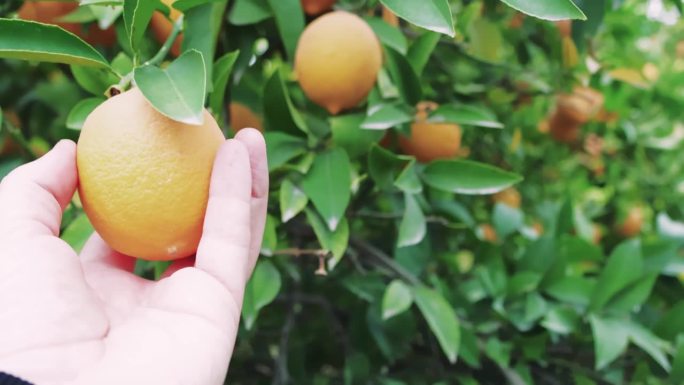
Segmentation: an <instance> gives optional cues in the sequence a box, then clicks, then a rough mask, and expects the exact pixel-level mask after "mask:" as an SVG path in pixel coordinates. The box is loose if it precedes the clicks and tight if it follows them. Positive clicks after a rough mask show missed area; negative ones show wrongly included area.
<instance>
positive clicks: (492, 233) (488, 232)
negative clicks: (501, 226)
mask: <svg viewBox="0 0 684 385" xmlns="http://www.w3.org/2000/svg"><path fill="white" fill-rule="evenodd" d="M478 236H479V237H480V239H482V240H484V241H487V242H492V243H494V242H496V241H497V240H498V236H497V235H496V230H494V227H492V225H490V224H489V223H483V224H481V225H480V227H479V228H478Z"/></svg>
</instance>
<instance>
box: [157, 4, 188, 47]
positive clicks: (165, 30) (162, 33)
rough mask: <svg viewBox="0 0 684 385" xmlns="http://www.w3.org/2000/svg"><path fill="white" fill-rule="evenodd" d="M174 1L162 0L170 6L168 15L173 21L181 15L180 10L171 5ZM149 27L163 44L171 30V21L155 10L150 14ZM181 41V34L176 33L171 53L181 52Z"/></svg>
mask: <svg viewBox="0 0 684 385" xmlns="http://www.w3.org/2000/svg"><path fill="white" fill-rule="evenodd" d="M175 1H176V0H162V3H164V4H165V5H167V6H168V7H169V8H171V12H170V13H169V17H170V18H171V20H172V21H174V22H175V21H176V20H178V18H179V17H180V16H181V12H180V11H179V10H177V9H175V8H173V7H172V6H171V5H172V4H173V3H174V2H175ZM150 29H151V30H152V34H154V37H155V39H157V41H158V42H159V44H164V42H165V41H166V39H167V38H168V37H169V35H170V34H171V31H172V30H173V23H172V22H171V21H169V19H167V18H166V16H164V14H163V13H161V12H155V13H153V14H152V20H150ZM182 43H183V35H182V34H181V35H178V37H177V38H176V41H174V42H173V45H172V46H171V53H172V54H173V55H174V56H179V55H180V54H181V44H182Z"/></svg>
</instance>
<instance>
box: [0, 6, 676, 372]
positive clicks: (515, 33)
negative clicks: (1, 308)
mask: <svg viewBox="0 0 684 385" xmlns="http://www.w3.org/2000/svg"><path fill="white" fill-rule="evenodd" d="M681 12H682V3H681V1H679V0H670V1H669V2H668V1H660V0H658V1H641V0H612V1H609V0H544V1H531V0H501V1H499V0H422V1H413V0H339V1H335V0H301V1H300V0H233V1H228V0H176V1H169V0H164V1H159V0H81V1H80V3H78V2H70V1H61V2H60V1H22V0H6V1H4V2H3V3H2V4H0V17H2V18H1V19H0V58H3V59H2V60H0V74H2V77H1V78H0V106H2V114H1V115H0V122H1V126H0V127H1V128H2V129H1V130H0V134H1V136H0V176H4V175H6V174H7V173H8V172H9V171H11V170H12V169H14V168H15V167H17V166H18V165H20V164H22V163H24V162H26V161H29V160H31V159H33V158H35V157H38V156H40V155H41V154H43V153H44V152H45V151H47V149H49V148H50V146H51V145H52V144H53V143H55V142H56V141H57V140H59V139H62V138H70V139H74V140H78V139H79V133H80V132H79V131H80V130H81V129H82V128H83V127H84V123H87V122H90V123H88V124H94V125H95V126H97V127H99V129H100V130H101V131H102V134H101V137H100V140H104V141H105V142H103V143H101V148H102V149H103V150H105V149H106V147H107V143H110V142H109V141H112V142H113V141H116V138H117V135H124V134H125V135H134V136H137V135H140V136H144V135H151V136H152V137H154V135H153V134H149V133H148V131H147V130H152V129H153V127H154V126H155V122H154V121H146V120H143V119H138V118H137V116H138V115H136V114H135V113H131V112H130V108H128V107H130V106H131V105H132V104H130V103H134V102H130V100H133V99H135V98H143V99H144V103H148V105H149V106H151V109H153V110H154V111H155V112H154V113H155V114H161V115H163V116H164V117H165V118H168V119H170V120H171V121H173V122H174V123H173V124H178V125H184V127H185V126H187V127H185V128H186V129H187V130H188V132H190V131H191V130H192V129H193V127H197V126H198V125H201V124H204V123H205V122H206V121H207V119H209V120H211V119H215V120H216V121H217V122H218V125H219V126H220V127H221V128H222V130H223V132H224V134H225V135H226V136H232V135H233V134H234V133H235V132H237V131H238V130H240V129H242V128H244V127H255V128H257V129H259V130H260V131H262V132H263V133H264V136H265V138H266V142H267V146H268V167H269V171H270V177H271V190H270V194H269V197H270V203H269V210H268V211H269V215H268V218H267V222H266V225H265V226H266V230H265V236H264V240H263V244H262V247H261V254H262V258H261V259H260V261H259V262H258V264H257V267H256V269H255V271H254V274H253V276H252V279H251V281H250V283H249V284H248V287H247V290H246V293H245V298H244V305H243V309H242V323H241V331H240V336H239V338H238V341H237V345H236V349H235V355H234V357H233V362H232V363H231V370H230V375H229V377H228V383H231V384H262V383H268V382H270V383H273V384H288V383H294V384H316V385H318V384H340V383H344V384H384V385H401V384H435V385H437V384H468V385H469V384H503V383H509V384H516V385H517V384H606V383H609V384H622V383H635V384H637V383H638V384H681V383H684V286H683V283H682V282H684V254H683V250H684V248H683V246H684V203H683V202H684V199H682V197H684V169H683V167H684V162H682V160H683V159H684V155H682V154H684V124H683V123H682V122H683V120H682V105H683V103H684V23H683V22H682V21H681ZM125 98H127V99H125ZM127 100H128V101H127ZM114 101H118V102H117V103H119V105H120V108H117V109H114V110H113V111H114V112H112V113H109V114H102V113H99V115H97V116H95V117H93V116H94V115H95V114H93V116H91V113H92V112H93V111H94V110H95V109H96V108H98V106H101V105H103V103H114ZM110 105H111V104H110ZM205 108H206V110H207V111H209V112H210V113H211V116H208V113H205V112H204V111H205ZM98 111H100V109H98ZM205 115H207V116H205ZM87 118H90V119H87ZM92 122H95V123H92ZM119 131H120V132H119ZM84 132H85V131H84ZM122 132H123V133H122ZM207 135H208V134H207ZM103 138H104V139H103ZM81 140H83V141H86V140H88V139H87V137H85V135H84V137H82V138H81ZM152 141H153V142H154V146H152V147H151V148H146V147H144V146H141V147H140V148H137V149H136V150H135V151H151V152H153V154H151V155H152V156H155V157H156V158H157V159H161V162H163V159H164V152H165V150H166V149H167V147H168V145H167V144H165V142H164V139H163V137H159V138H155V139H152ZM193 141H196V142H197V143H200V144H199V145H198V146H197V148H196V150H195V151H197V155H198V157H200V158H201V157H207V156H208V155H207V154H209V155H211V156H213V153H214V152H215V150H216V148H215V145H214V144H212V143H215V142H213V141H212V140H209V139H207V140H204V139H197V138H194V137H193ZM165 146H166V147H165ZM89 148H91V147H89ZM79 151H80V150H79ZM90 155H91V156H97V155H98V154H97V153H92V154H90ZM81 162H83V163H81ZM121 163H125V159H123V160H120V161H119V162H118V163H117V164H121ZM91 166H92V164H91V162H90V161H89V158H88V156H85V157H81V156H80V155H79V172H92V173H98V172H99V173H104V174H106V173H107V169H106V168H105V169H104V170H103V169H101V167H102V166H101V165H97V166H92V167H91ZM105 167H106V165H105ZM112 167H116V165H112ZM160 170H164V168H163V167H162V168H160ZM149 171H150V170H140V172H141V174H146V173H149ZM161 172H162V173H163V172H164V171H161ZM153 173H154V170H153ZM146 175H147V174H146ZM192 175H193V174H192V173H191V172H190V173H188V174H187V175H186V182H185V183H186V184H187V186H193V185H192V183H193V177H192ZM129 177H130V180H127V181H123V182H125V183H124V185H123V187H122V184H121V183H118V184H117V183H114V184H112V186H114V185H116V186H118V187H116V188H117V189H119V188H120V189H121V192H122V193H123V194H135V193H136V191H138V190H136V187H135V184H136V183H144V181H145V180H146V179H145V178H143V179H142V181H140V179H137V180H136V177H138V175H137V174H135V173H134V174H131V175H129ZM119 182H121V181H119ZM102 186H104V185H100V186H98V185H93V186H91V185H89V186H83V185H82V186H81V188H82V189H83V188H94V189H97V188H105V189H106V190H109V189H110V188H111V186H109V185H107V186H104V187H102ZM195 187H197V188H199V189H201V188H205V187H203V186H199V185H198V186H195ZM117 191H118V190H117ZM154 193H155V194H157V195H158V196H159V197H160V199H166V200H167V201H173V199H172V197H173V194H174V191H165V190H161V191H156V190H155V192H154ZM118 197H119V195H117V197H115V198H112V199H118ZM178 204H179V205H182V204H183V203H182V202H179V203H178ZM87 209H88V207H87V205H86V210H85V211H87V212H88V214H87V215H86V214H85V212H84V210H83V205H82V203H81V202H80V200H78V199H75V200H74V201H73V202H72V204H71V205H70V206H69V208H68V211H67V213H66V215H65V216H64V223H63V229H62V230H63V231H62V238H64V239H65V240H66V241H68V242H69V243H70V244H71V245H72V246H74V247H75V248H76V249H79V248H81V247H82V246H83V244H84V242H85V240H86V239H87V238H88V237H89V235H90V234H91V233H92V232H93V225H95V227H98V226H99V224H101V223H102V222H107V221H108V220H109V218H110V216H108V215H106V213H103V212H96V211H92V210H87ZM129 214H130V215H132V216H135V215H136V213H135V212H131V213H129ZM225 220H226V221H228V222H229V221H230V220H231V218H225ZM146 223H147V225H148V226H153V225H151V224H150V223H155V222H146ZM154 226H156V225H154ZM159 226H161V227H163V224H162V225H159ZM139 230H142V235H143V236H144V235H145V230H152V229H139ZM122 231H125V229H122ZM137 232H138V233H140V231H137ZM172 235H173V234H172ZM150 237H151V235H150ZM122 247H123V246H122ZM155 252H156V251H149V252H148V251H147V250H138V249H130V252H129V254H134V256H135V257H145V259H140V260H138V263H137V266H136V273H137V274H139V275H141V276H144V277H147V278H150V279H157V278H159V277H160V275H161V274H162V273H163V271H164V269H165V268H166V267H167V266H168V262H164V261H149V259H169V258H165V256H163V255H162V256H159V255H158V254H155ZM226 263H230V261H229V260H226ZM198 300H201V299H198Z"/></svg>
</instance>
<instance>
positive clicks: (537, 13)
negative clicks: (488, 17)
mask: <svg viewBox="0 0 684 385" xmlns="http://www.w3.org/2000/svg"><path fill="white" fill-rule="evenodd" d="M501 1H502V2H504V3H506V4H508V5H509V6H510V7H511V8H514V9H517V10H518V11H520V12H522V13H526V14H528V15H530V16H534V17H537V18H539V19H544V20H564V19H579V20H586V19H587V17H586V16H584V13H582V11H581V10H580V9H579V8H578V7H577V6H576V5H575V4H574V3H573V2H572V0H545V1H539V0H501Z"/></svg>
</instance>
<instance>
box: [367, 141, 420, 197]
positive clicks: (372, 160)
mask: <svg viewBox="0 0 684 385" xmlns="http://www.w3.org/2000/svg"><path fill="white" fill-rule="evenodd" d="M411 160H412V159H411V158H409V157H405V156H398V155H396V154H394V153H393V152H391V151H388V150H385V149H384V148H382V147H380V146H373V147H372V148H371V151H370V153H369V154H368V171H369V173H370V176H371V178H373V180H374V181H375V183H376V184H377V186H378V187H379V188H380V189H389V188H391V187H392V186H393V184H394V181H395V178H396V177H397V176H398V175H399V173H400V172H401V170H402V169H403V167H404V166H405V165H406V164H407V163H409V162H410V161H411Z"/></svg>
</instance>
